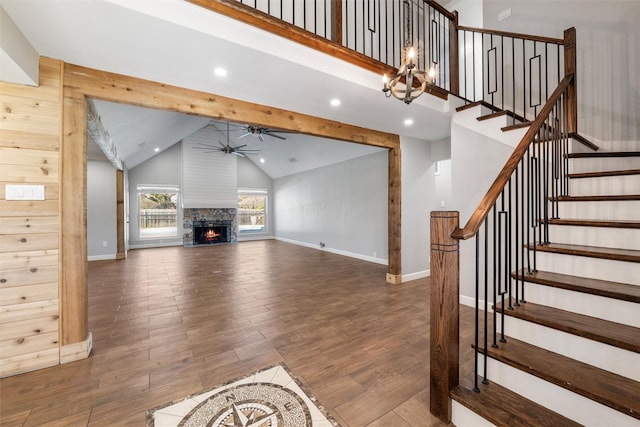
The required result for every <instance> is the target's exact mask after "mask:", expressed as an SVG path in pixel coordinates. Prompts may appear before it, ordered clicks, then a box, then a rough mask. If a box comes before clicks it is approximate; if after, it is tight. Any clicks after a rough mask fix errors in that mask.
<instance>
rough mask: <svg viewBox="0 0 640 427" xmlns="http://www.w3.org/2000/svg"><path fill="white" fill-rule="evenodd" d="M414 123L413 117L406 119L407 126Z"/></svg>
mask: <svg viewBox="0 0 640 427" xmlns="http://www.w3.org/2000/svg"><path fill="white" fill-rule="evenodd" d="M412 124H413V119H405V121H404V125H405V126H411V125H412Z"/></svg>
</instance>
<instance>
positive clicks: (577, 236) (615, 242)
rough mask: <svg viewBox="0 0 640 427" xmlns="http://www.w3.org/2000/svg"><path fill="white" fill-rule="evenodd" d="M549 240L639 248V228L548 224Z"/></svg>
mask: <svg viewBox="0 0 640 427" xmlns="http://www.w3.org/2000/svg"><path fill="white" fill-rule="evenodd" d="M549 240H550V241H551V242H553V243H567V244H570V245H584V246H600V247H605V248H618V249H633V250H640V229H628V228H609V227H579V226H574V225H550V226H549Z"/></svg>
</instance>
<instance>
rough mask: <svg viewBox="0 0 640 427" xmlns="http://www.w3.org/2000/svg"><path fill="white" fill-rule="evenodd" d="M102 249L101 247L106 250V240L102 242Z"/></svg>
mask: <svg viewBox="0 0 640 427" xmlns="http://www.w3.org/2000/svg"><path fill="white" fill-rule="evenodd" d="M102 247H103V248H106V247H107V241H106V240H104V241H103V242H102Z"/></svg>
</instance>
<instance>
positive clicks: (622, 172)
mask: <svg viewBox="0 0 640 427" xmlns="http://www.w3.org/2000/svg"><path fill="white" fill-rule="evenodd" d="M627 175H640V169H625V170H617V171H605V172H582V173H570V174H569V178H602V177H607V176H627Z"/></svg>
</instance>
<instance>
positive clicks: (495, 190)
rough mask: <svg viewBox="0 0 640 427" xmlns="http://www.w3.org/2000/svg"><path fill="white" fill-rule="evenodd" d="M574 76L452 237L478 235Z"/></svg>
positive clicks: (551, 100)
mask: <svg viewBox="0 0 640 427" xmlns="http://www.w3.org/2000/svg"><path fill="white" fill-rule="evenodd" d="M573 76H574V75H573V74H569V75H566V76H565V77H564V79H562V81H561V82H560V84H559V85H558V87H557V88H556V90H554V91H553V93H552V94H551V96H550V97H549V99H548V100H547V103H546V104H544V107H542V109H541V110H540V113H539V114H538V116H537V117H536V119H535V120H534V121H533V123H531V126H529V130H528V131H527V133H525V134H524V136H523V137H522V140H521V141H520V143H519V144H518V146H517V147H516V148H515V149H514V150H513V153H511V157H509V159H508V160H507V162H506V163H505V165H504V166H503V168H502V170H501V171H500V173H499V174H498V177H497V178H496V180H495V181H494V182H493V184H491V187H490V188H489V191H487V194H485V196H484V197H483V198H482V200H481V201H480V203H479V204H478V207H477V208H476V210H475V211H474V212H473V214H472V215H471V218H469V221H467V224H466V225H465V226H464V228H458V229H456V230H455V231H454V232H453V233H452V234H451V236H452V237H454V238H456V239H460V240H466V239H470V238H471V237H473V236H475V235H476V233H477V232H478V230H479V229H480V226H481V225H482V222H483V221H484V220H485V218H486V217H487V215H488V214H489V212H490V211H491V208H492V207H493V204H494V203H495V201H496V200H497V199H498V196H499V195H500V193H502V190H503V189H504V187H505V186H506V185H507V182H508V181H509V179H510V178H511V175H512V174H513V172H514V171H515V169H516V168H517V167H518V164H519V163H520V161H521V160H522V158H523V157H524V155H525V154H526V152H527V149H528V148H529V145H530V144H531V143H532V142H533V140H534V138H535V136H536V134H537V133H538V131H539V130H540V129H541V128H542V126H543V125H544V122H545V120H547V117H548V116H549V114H550V113H551V111H552V110H553V107H554V106H555V104H556V102H557V101H558V99H560V95H562V93H563V92H564V91H565V90H567V88H568V87H569V85H570V84H571V83H572V82H573Z"/></svg>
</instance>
